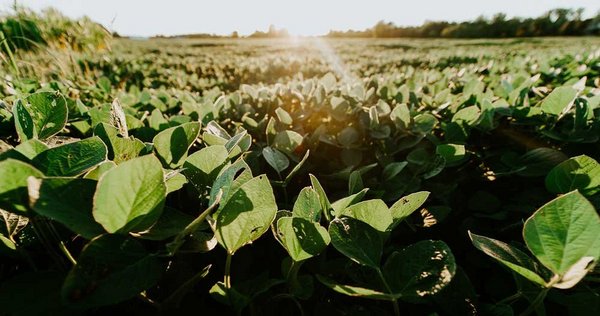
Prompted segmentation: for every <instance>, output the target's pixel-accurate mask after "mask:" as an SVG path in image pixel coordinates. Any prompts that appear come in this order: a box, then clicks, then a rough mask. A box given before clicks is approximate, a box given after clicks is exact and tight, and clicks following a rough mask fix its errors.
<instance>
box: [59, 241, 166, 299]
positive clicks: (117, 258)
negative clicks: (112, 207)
mask: <svg viewBox="0 0 600 316" xmlns="http://www.w3.org/2000/svg"><path fill="white" fill-rule="evenodd" d="M162 270H163V268H162V267H161V264H160V261H159V260H158V258H157V257H156V256H153V255H150V254H148V252H146V250H145V249H144V248H143V246H142V245H141V244H140V243H138V242H137V241H135V240H134V239H132V238H130V237H127V236H121V235H102V236H99V237H97V238H95V239H93V240H92V241H91V242H90V243H88V244H87V245H86V246H85V247H84V248H83V251H82V252H81V254H80V255H79V257H78V258H77V264H76V265H75V266H74V267H73V268H72V269H71V271H70V272H69V274H68V275H67V278H66V279H65V281H64V284H63V287H62V291H61V296H62V300H63V301H64V302H65V303H67V304H69V305H70V306H73V307H82V308H92V307H99V306H105V305H113V304H117V303H120V302H123V301H126V300H128V299H130V298H133V297H135V296H136V295H138V294H139V293H140V292H142V291H144V290H147V289H149V288H151V287H152V286H154V285H155V284H156V283H157V282H158V280H159V278H160V276H161V274H162Z"/></svg>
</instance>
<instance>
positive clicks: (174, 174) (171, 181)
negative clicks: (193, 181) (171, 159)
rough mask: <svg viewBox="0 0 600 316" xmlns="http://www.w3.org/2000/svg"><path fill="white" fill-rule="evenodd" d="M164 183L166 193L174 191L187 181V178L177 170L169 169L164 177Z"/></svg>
mask: <svg viewBox="0 0 600 316" xmlns="http://www.w3.org/2000/svg"><path fill="white" fill-rule="evenodd" d="M165 183H166V185H167V194H169V193H171V192H175V191H177V190H179V189H181V188H183V186H184V185H185V184H186V183H187V178H186V177H185V176H184V175H182V174H181V173H179V171H170V173H169V174H167V176H166V177H165Z"/></svg>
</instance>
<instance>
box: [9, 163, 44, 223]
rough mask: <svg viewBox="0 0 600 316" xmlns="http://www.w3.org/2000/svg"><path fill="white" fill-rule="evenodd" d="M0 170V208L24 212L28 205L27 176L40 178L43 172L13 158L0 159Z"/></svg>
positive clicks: (18, 212) (19, 212)
mask: <svg viewBox="0 0 600 316" xmlns="http://www.w3.org/2000/svg"><path fill="white" fill-rule="evenodd" d="M0 171H1V172H2V176H1V177H0V208H2V209H5V210H7V211H9V212H13V213H17V214H25V213H26V212H27V209H28V206H29V201H28V200H29V197H28V193H27V178H29V177H36V178H41V177H43V176H44V174H43V173H42V172H40V171H39V170H37V169H35V168H34V167H32V166H31V165H28V164H26V163H24V162H21V161H18V160H14V159H7V160H4V161H0Z"/></svg>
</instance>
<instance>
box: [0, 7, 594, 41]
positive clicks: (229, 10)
mask: <svg viewBox="0 0 600 316" xmlns="http://www.w3.org/2000/svg"><path fill="white" fill-rule="evenodd" d="M13 2H14V0H0V9H1V10H3V11H6V10H9V8H10V6H11V5H12V4H13ZM18 3H19V4H22V5H25V6H27V7H29V8H31V9H34V10H41V9H43V8H45V7H49V6H52V7H55V8H57V9H59V10H60V11H62V12H63V13H64V14H66V15H68V16H70V17H81V16H83V15H87V16H89V17H90V18H92V19H93V20H94V21H96V22H100V23H102V24H103V25H104V26H106V27H107V28H108V29H109V30H111V31H116V32H118V33H119V34H121V35H126V36H152V35H177V34H189V33H213V34H220V35H229V34H231V32H232V31H238V32H239V34H240V35H248V34H250V33H252V32H254V31H255V30H262V31H266V30H267V28H268V26H269V25H270V24H273V25H275V26H276V27H277V28H286V29H287V30H288V31H289V32H290V33H291V34H293V35H307V36H310V35H322V34H325V33H327V32H328V31H329V30H332V29H334V30H347V29H354V30H362V29H366V28H369V27H371V26H373V25H375V23H377V21H380V20H385V21H387V22H393V23H395V24H396V25H403V26H407V25H420V24H422V23H423V22H425V21H427V20H431V21H436V20H446V21H465V20H472V19H475V18H477V17H478V16H480V15H484V16H488V17H491V16H492V15H493V14H495V13H498V12H503V13H506V14H507V15H508V16H509V17H514V16H518V17H533V16H539V15H541V14H543V13H544V12H546V11H548V10H550V9H554V8H558V7H566V8H579V7H582V8H585V9H586V15H587V16H591V15H595V14H596V13H597V12H598V11H599V10H600V1H599V0H416V1H415V0H408V1H407V0H296V1H289V0H209V1H206V0H166V1H164V0H163V1H160V0H18Z"/></svg>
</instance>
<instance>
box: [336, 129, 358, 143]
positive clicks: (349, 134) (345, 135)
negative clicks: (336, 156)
mask: <svg viewBox="0 0 600 316" xmlns="http://www.w3.org/2000/svg"><path fill="white" fill-rule="evenodd" d="M337 141H338V142H339V143H340V145H342V147H344V148H352V147H355V146H356V145H357V144H359V141H360V134H359V132H358V131H357V130H356V128H354V127H352V126H348V127H345V128H344V129H343V130H341V131H340V133H339V134H338V135H337Z"/></svg>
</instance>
